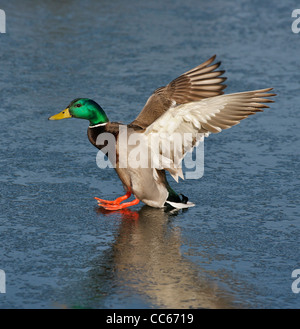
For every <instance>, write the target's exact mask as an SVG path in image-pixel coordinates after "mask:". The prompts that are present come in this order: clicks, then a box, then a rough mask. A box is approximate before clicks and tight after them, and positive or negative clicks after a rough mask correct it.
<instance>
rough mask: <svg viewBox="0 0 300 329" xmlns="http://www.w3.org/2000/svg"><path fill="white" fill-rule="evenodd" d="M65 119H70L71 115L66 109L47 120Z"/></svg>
mask: <svg viewBox="0 0 300 329" xmlns="http://www.w3.org/2000/svg"><path fill="white" fill-rule="evenodd" d="M67 118H72V115H71V114H70V111H69V108H68V107H67V108H66V109H65V110H63V111H61V112H60V113H58V114H55V115H52V116H51V117H50V118H49V119H48V120H61V119H67Z"/></svg>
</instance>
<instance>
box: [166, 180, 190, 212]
mask: <svg viewBox="0 0 300 329" xmlns="http://www.w3.org/2000/svg"><path fill="white" fill-rule="evenodd" d="M167 189H168V192H169V196H168V198H167V200H166V205H170V206H172V207H173V208H176V209H183V208H189V207H194V206H195V204H194V203H192V202H189V199H188V197H186V196H185V195H183V194H177V193H176V192H175V191H174V190H173V189H172V188H171V187H170V185H168V186H167Z"/></svg>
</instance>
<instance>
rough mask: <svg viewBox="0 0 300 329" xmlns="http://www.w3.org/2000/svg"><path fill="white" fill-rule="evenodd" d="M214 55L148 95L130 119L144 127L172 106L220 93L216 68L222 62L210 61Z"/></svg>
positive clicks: (222, 78)
mask: <svg viewBox="0 0 300 329" xmlns="http://www.w3.org/2000/svg"><path fill="white" fill-rule="evenodd" d="M215 58H216V56H215V55H214V56H212V57H211V58H210V59H208V60H207V61H205V62H204V63H202V64H200V65H199V66H197V67H195V68H193V69H192V70H190V71H187V72H186V73H184V74H182V75H181V76H179V77H178V78H176V79H174V80H173V81H171V82H170V83H169V84H168V85H166V86H165V87H160V88H158V89H156V90H155V91H154V93H153V94H152V95H151V96H150V97H149V98H148V100H147V102H146V104H145V106H144V108H143V110H142V111H141V113H140V114H139V115H138V116H137V118H136V119H135V120H134V121H133V122H132V123H131V124H132V125H136V126H139V127H141V128H147V127H148V126H149V125H150V124H152V123H153V122H154V121H155V120H156V119H157V118H159V117H160V116H161V115H163V114H164V113H165V112H166V111H168V110H169V109H170V108H171V107H173V106H175V105H179V104H186V103H189V102H194V101H200V100H202V99H205V98H209V97H214V96H218V95H222V94H223V93H224V92H223V89H225V88H226V85H224V84H223V82H224V81H225V80H226V78H225V77H221V75H223V74H224V73H225V71H224V70H220V71H215V70H216V69H217V68H218V67H219V66H220V65H221V62H217V63H215V64H212V63H213V62H214V60H215Z"/></svg>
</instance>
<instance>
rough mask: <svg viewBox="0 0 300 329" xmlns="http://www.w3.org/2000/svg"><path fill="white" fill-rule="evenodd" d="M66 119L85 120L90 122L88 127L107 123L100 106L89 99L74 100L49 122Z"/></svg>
mask: <svg viewBox="0 0 300 329" xmlns="http://www.w3.org/2000/svg"><path fill="white" fill-rule="evenodd" d="M66 118H78V119H86V120H89V121H90V126H94V125H97V124H100V123H106V122H108V121H109V120H108V118H107V115H106V113H105V112H104V111H103V109H102V108H101V106H100V105H99V104H97V103H96V102H94V101H93V100H91V99H89V98H76V99H74V100H73V101H72V102H71V103H70V104H69V105H68V106H67V108H66V109H65V110H63V111H62V112H60V113H58V114H56V115H53V116H51V117H50V118H49V120H61V119H66Z"/></svg>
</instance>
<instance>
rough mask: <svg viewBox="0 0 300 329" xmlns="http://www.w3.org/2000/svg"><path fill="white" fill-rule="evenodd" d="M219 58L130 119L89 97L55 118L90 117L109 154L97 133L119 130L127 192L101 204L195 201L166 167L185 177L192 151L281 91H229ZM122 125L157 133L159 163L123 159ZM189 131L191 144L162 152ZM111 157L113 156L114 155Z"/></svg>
mask: <svg viewBox="0 0 300 329" xmlns="http://www.w3.org/2000/svg"><path fill="white" fill-rule="evenodd" d="M215 58H216V56H213V57H211V58H210V59H208V60H207V61H205V62H204V63H202V64H201V65H199V66H197V67H195V68H193V69H192V70H189V71H187V72H186V73H184V74H182V75H180V76H179V77H178V78H176V79H174V80H173V81H171V82H170V83H169V84H167V85H166V86H164V87H160V88H158V89H156V90H155V91H154V92H153V94H152V95H151V96H150V97H149V98H148V100H147V102H146V104H145V106H144V108H143V109H142V111H141V112H140V113H139V115H138V116H137V117H136V119H135V120H134V121H133V122H131V123H130V124H128V125H124V124H122V123H119V122H111V121H109V119H108V117H107V115H106V113H105V112H104V110H103V109H102V108H101V106H100V105H99V104H97V103H96V102H95V101H93V100H91V99H87V98H77V99H74V100H73V101H72V102H71V103H70V104H69V105H68V106H67V108H66V109H65V110H63V111H62V112H60V113H58V114H56V115H53V116H51V117H50V118H49V120H60V119H65V118H72V117H73V118H79V119H86V120H88V121H89V127H88V131H87V134H88V139H89V141H90V142H91V143H92V144H93V145H94V146H95V147H97V148H98V149H100V150H102V152H103V153H105V154H107V148H106V147H105V146H107V143H106V144H105V143H102V144H99V143H98V142H97V138H98V137H99V136H101V135H103V133H109V134H110V135H112V136H114V138H115V139H114V140H115V160H116V161H115V165H114V168H115V170H116V172H117V174H118V176H119V178H120V180H121V182H122V183H123V186H124V189H125V195H123V196H120V197H118V198H117V199H115V200H111V201H110V200H104V199H100V198H95V199H96V200H97V201H98V205H99V206H100V207H103V208H104V209H106V210H120V209H124V208H127V207H129V206H133V205H136V204H138V203H139V202H140V201H142V202H144V203H145V204H147V205H149V206H151V207H156V208H160V207H164V206H166V205H168V204H169V205H171V206H172V207H173V208H186V207H191V206H193V205H194V204H193V203H191V202H189V201H188V198H187V197H185V196H184V195H182V194H178V193H176V192H175V191H174V190H173V189H172V188H171V186H170V185H169V183H168V181H167V178H166V172H165V171H166V170H167V171H169V172H170V174H171V175H172V177H173V178H174V179H175V180H176V181H178V177H181V178H183V174H182V169H181V166H180V162H181V160H182V159H183V157H184V155H185V154H186V152H188V151H191V150H192V149H193V148H194V147H195V146H196V145H197V143H199V141H201V140H203V139H204V137H207V136H208V135H209V134H211V133H219V132H220V131H222V130H223V129H227V128H230V127H232V126H234V125H236V124H238V123H239V122H240V121H241V120H242V119H245V118H247V117H248V116H250V115H252V114H255V113H256V112H262V111H263V108H268V106H267V105H265V104H264V103H268V102H272V100H270V99H269V98H266V97H271V96H275V94H273V93H270V91H271V90H272V89H273V88H266V89H260V90H254V91H246V92H239V93H233V94H226V95H224V92H223V90H224V89H225V88H226V85H225V84H224V81H225V80H226V78H225V77H224V76H223V74H224V72H225V71H223V70H217V68H218V67H219V66H220V64H221V62H217V63H214V61H215ZM122 128H126V134H127V136H126V137H127V138H130V136H131V135H132V134H138V136H140V137H141V138H142V139H143V140H144V141H148V142H149V140H150V138H152V139H151V140H154V141H156V142H155V143H160V144H161V146H160V147H159V148H157V147H155V143H152V144H151V142H149V143H148V144H147V145H149V146H147V147H148V151H149V152H150V157H152V158H154V157H155V158H156V159H158V160H157V161H156V162H155V165H152V166H151V165H150V166H145V167H142V166H139V167H135V166H132V165H130V164H128V165H127V166H124V165H122V164H121V160H120V153H121V151H122V150H123V146H124V145H123V146H122V147H121V146H120V143H119V142H120V141H121V139H122V138H120V131H121V129H122ZM186 133H189V134H191V135H192V139H191V140H190V142H189V143H188V146H186V145H179V147H178V145H177V148H176V147H174V145H173V148H171V149H172V151H171V152H169V153H168V156H167V159H166V156H163V152H162V149H163V148H164V145H167V144H168V143H169V145H170V143H171V144H172V143H173V144H174V141H173V138H172V137H171V136H172V135H173V134H177V135H179V136H183V135H184V134H186ZM127 140H128V139H127ZM183 146H184V151H183V152H181V154H180V155H179V157H178V156H177V157H176V155H177V153H178V152H177V151H178V149H181V150H182V149H183ZM154 149H155V150H154ZM126 156H127V157H129V151H127V153H126V155H125V158H126ZM109 159H110V160H111V158H110V157H109ZM125 160H126V159H125ZM166 162H167V164H168V165H167V164H166ZM151 164H153V163H152V162H151ZM131 195H134V200H132V201H126V202H123V201H125V200H127V199H129V198H130V196H131Z"/></svg>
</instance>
